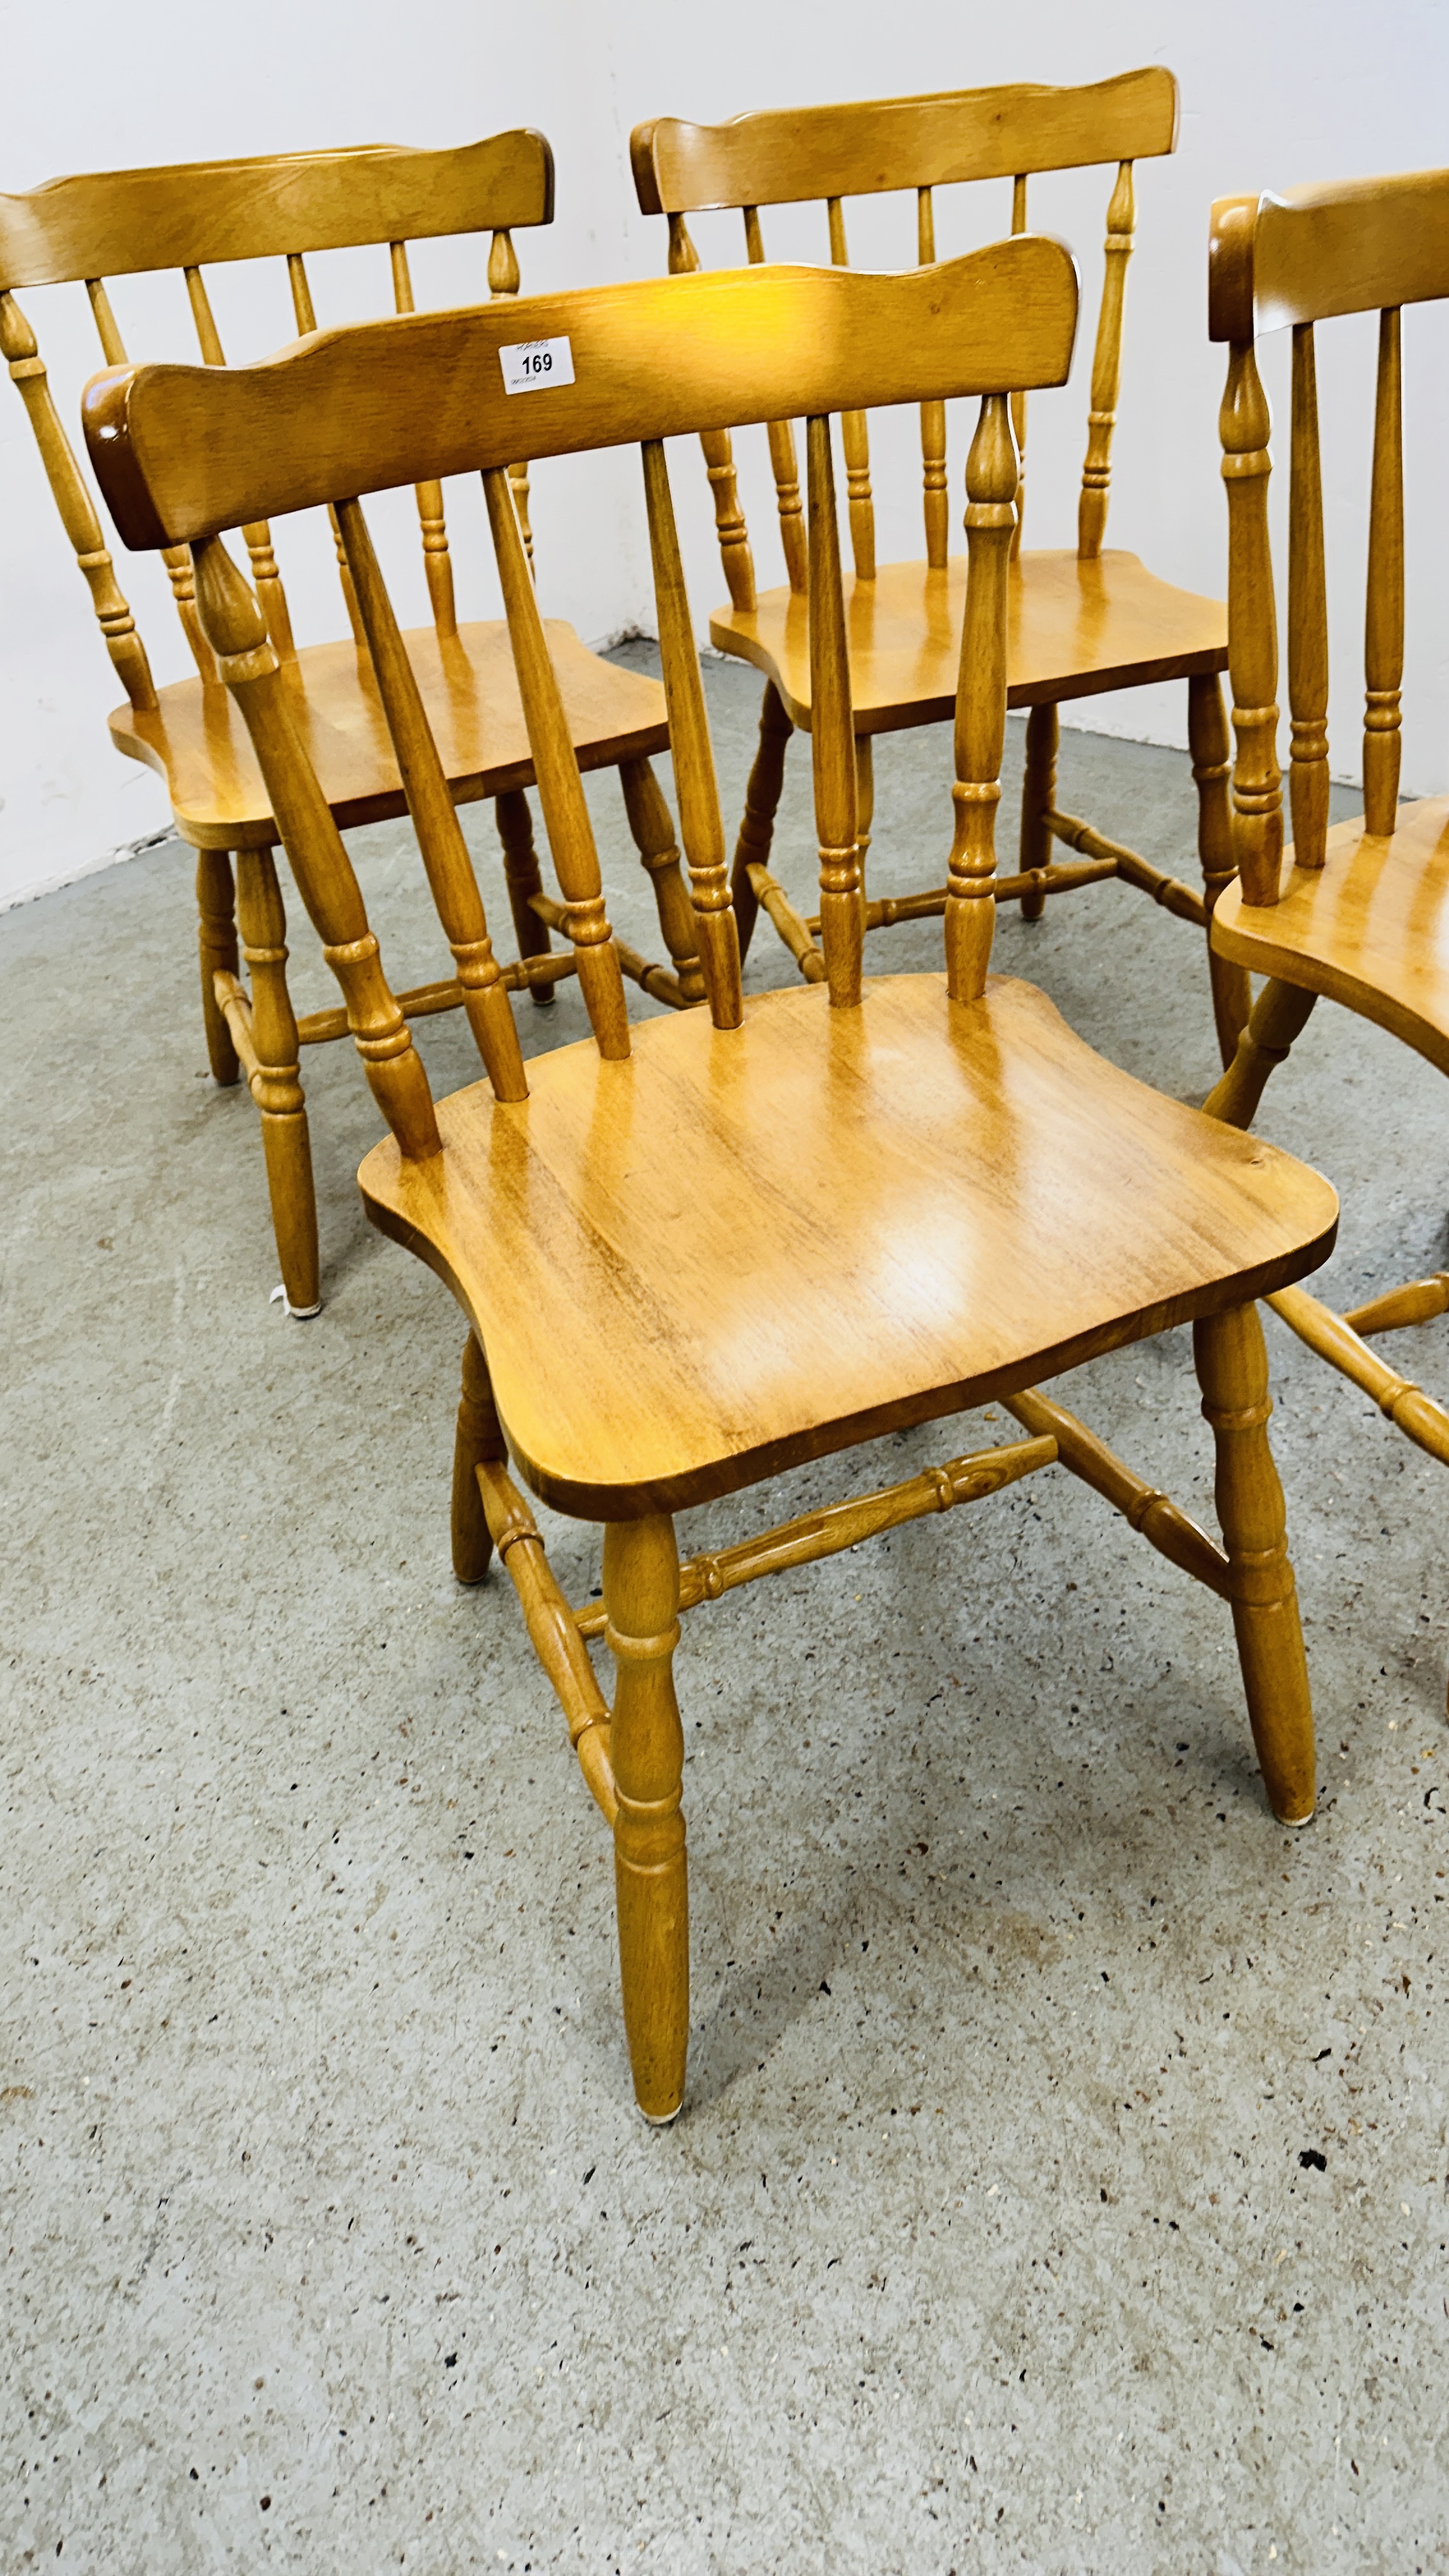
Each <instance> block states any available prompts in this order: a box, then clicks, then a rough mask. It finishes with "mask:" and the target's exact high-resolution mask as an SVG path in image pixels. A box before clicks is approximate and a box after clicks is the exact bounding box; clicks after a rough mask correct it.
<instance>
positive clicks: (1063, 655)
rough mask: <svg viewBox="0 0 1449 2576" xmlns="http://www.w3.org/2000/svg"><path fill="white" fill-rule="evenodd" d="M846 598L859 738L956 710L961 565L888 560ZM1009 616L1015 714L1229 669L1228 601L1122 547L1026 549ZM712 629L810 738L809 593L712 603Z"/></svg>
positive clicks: (1013, 577)
mask: <svg viewBox="0 0 1449 2576" xmlns="http://www.w3.org/2000/svg"><path fill="white" fill-rule="evenodd" d="M845 598H846V614H847V619H848V633H849V643H850V690H851V704H852V707H853V709H854V714H855V729H856V732H857V733H891V732H894V731H897V730H900V729H902V728H904V727H906V726H908V725H918V724H932V723H936V722H937V721H940V720H942V719H944V718H946V717H948V716H950V715H951V714H952V713H953V711H954V708H955V704H956V681H957V670H958V664H959V662H960V657H961V618H962V613H963V611H964V608H965V604H966V563H965V558H964V557H962V556H957V557H954V558H953V559H952V561H951V562H950V564H949V565H948V566H947V567H946V569H945V570H944V571H938V572H933V571H932V570H931V569H930V567H929V565H927V564H926V563H924V562H915V563H897V564H882V565H881V566H880V568H879V570H878V572H877V574H876V577H875V580H874V581H866V582H862V581H857V580H853V579H851V578H850V577H849V576H847V580H846V592H845ZM1007 615H1008V621H1009V623H1008V636H1007V683H1008V685H1007V704H1008V706H1013V707H1029V706H1044V705H1052V704H1056V703H1058V702H1060V701H1061V700H1064V699H1067V698H1088V697H1094V696H1096V695H1097V694H1098V693H1099V692H1100V691H1101V690H1103V689H1121V688H1138V687H1141V686H1143V685H1144V684H1145V683H1146V682H1148V681H1149V680H1177V679H1191V678H1194V677H1196V676H1198V675H1200V674H1203V673H1207V672H1214V671H1225V670H1226V669H1227V663H1228V621H1227V610H1226V608H1225V607H1224V606H1223V604H1222V602H1221V600H1216V599H1200V598H1199V597H1198V595H1197V593H1196V592H1195V591H1190V590H1175V589H1173V587H1172V585H1171V584H1170V583H1169V582H1165V581H1159V580H1158V579H1157V578H1156V576H1155V574H1153V573H1150V572H1148V571H1146V570H1145V569H1144V567H1143V565H1142V564H1141V563H1140V561H1139V560H1138V558H1137V556H1136V555H1129V554H1125V553H1123V552H1122V551H1120V550H1119V549H1112V550H1110V551H1108V552H1107V553H1105V554H1102V555H1099V556H1097V557H1096V558H1095V560H1093V561H1089V562H1083V561H1082V560H1081V558H1080V557H1079V556H1078V555H1077V554H1075V553H1074V552H1072V551H1070V550H1067V549H1051V550H1046V549H1042V550H1038V551H1034V552H1033V551H1027V552H1025V553H1023V554H1021V555H1020V556H1018V558H1017V560H1016V562H1015V563H1014V564H1013V565H1012V567H1011V572H1010V582H1009V589H1008V607H1007ZM709 634H710V642H711V643H712V644H713V645H714V646H715V647H716V649H717V650H718V651H719V652H721V653H733V654H735V655H737V656H738V657H739V658H740V659H741V660H742V661H745V662H752V663H753V664H754V665H755V668H756V669H757V670H759V671H762V672H763V673H764V675H765V677H766V678H767V679H769V680H773V682H774V684H775V687H776V688H777V689H778V691H779V693H780V697H781V700H782V702H783V704H784V707H785V712H786V714H787V715H788V716H789V718H790V721H791V723H792V724H793V725H796V726H797V727H799V728H800V729H801V730H802V731H805V732H808V731H809V727H810V642H809V636H808V633H807V627H806V608H805V597H804V593H803V592H800V591H790V590H770V591H766V592H765V593H764V594H763V595H762V596H761V598H760V599H759V601H758V603H757V605H756V606H755V607H754V608H753V609H744V608H720V609H716V610H715V612H714V614H713V615H712V617H711V618H710V621H709Z"/></svg>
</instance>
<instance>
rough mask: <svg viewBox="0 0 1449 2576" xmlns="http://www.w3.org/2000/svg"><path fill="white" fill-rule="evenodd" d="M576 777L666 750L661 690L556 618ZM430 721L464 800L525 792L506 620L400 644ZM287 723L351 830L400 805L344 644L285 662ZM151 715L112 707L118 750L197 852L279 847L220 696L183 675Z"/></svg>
mask: <svg viewBox="0 0 1449 2576" xmlns="http://www.w3.org/2000/svg"><path fill="white" fill-rule="evenodd" d="M546 623H547V633H548V638H549V643H550V646H551V648H552V651H553V657H554V662H555V666H556V668H557V671H558V675H559V684H560V687H561V689H562V691H563V701H564V708H565V712H566V714H567V716H568V721H569V727H570V731H571V733H572V736H573V740H574V745H575V748H576V750H577V752H578V756H579V767H580V768H581V769H585V770H588V769H607V768H610V767H612V766H613V765H614V764H615V763H616V762H618V761H621V760H637V759H640V758H643V757H646V756H647V755H649V754H650V753H652V752H658V751H666V750H667V749H668V747H669V726H668V722H667V719H666V716H665V711H664V691H663V690H662V688H661V687H660V685H659V682H658V681H657V680H651V679H648V678H646V677H645V675H644V674H643V673H642V672H640V671H621V670H619V669H618V668H617V667H616V666H615V665H614V664H613V663H611V662H603V661H601V660H600V659H599V656H598V655H597V654H596V653H590V652H589V651H588V650H587V649H586V647H585V646H584V645H582V644H581V643H580V642H579V639H578V637H577V635H576V634H575V632H574V630H573V628H572V626H569V625H566V624H565V623H564V622H563V620H562V619H559V618H550V619H549V620H547V621H546ZM405 640H406V643H407V649H408V656H409V659H410V661H411V662H412V665H413V669H414V671H415V673H416V675H417V681H418V687H419V689H420V690H421V692H422V697H423V704H424V706H425V707H426V709H427V714H428V722H429V724H430V726H431V728H432V732H433V736H434V739H435V740H436V742H437V746H438V752H439V755H440V757H441V759H442V763H443V768H444V771H445V774H446V776H447V780H448V784H449V786H450V787H451V789H452V791H453V794H454V796H455V798H456V799H457V800H458V802H459V803H460V804H466V803H468V802H469V801H470V800H471V799H473V798H476V797H480V796H500V795H503V794H505V793H507V792H508V791H509V790H510V789H517V788H520V787H531V786H532V785H533V758H532V755H531V753H530V751H529V747H528V728H527V726H526V724H525V722H524V715H523V701H522V699H521V698H520V696H519V693H518V681H517V678H516V677H515V674H514V668H513V655H512V653H511V651H510V649H509V643H508V628H507V626H506V625H505V624H504V623H503V621H502V620H501V619H499V620H496V621H490V622H486V623H481V624H477V625H471V626H460V627H459V629H458V631H457V633H456V635H452V636H446V637H440V636H439V635H438V633H437V631H436V629H435V628H433V627H431V626H420V627H414V628H413V629H412V630H411V631H410V632H409V633H408V635H407V637H406V639H405ZM284 672H285V677H286V682H287V687H288V691H289V694H290V697H291V701H292V708H293V714H294V717H295V720H296V722H297V725H298V727H299V730H300V732H301V734H302V738H303V740H304V742H305V743H306V745H307V750H308V755H309V757H310V759H311V762H312V765H313V768H314V769H315V771H316V773H317V777H318V780H319V781H320V783H321V787H322V792H323V794H324V795H325V797H326V799H327V802H328V804H329V805H330V806H331V807H332V809H333V812H334V813H335V814H336V817H337V820H338V822H339V823H340V824H341V825H342V826H343V828H344V829H346V828H347V827H348V826H350V825H351V824H354V823H375V822H379V821H381V820H382V819H383V817H384V816H388V815H394V814H402V813H405V812H406V810H407V804H406V799H405V797H404V794H403V789H402V783H401V780H400V778H399V776H398V766H397V761H396V759H395V758H394V755H393V747H392V741H391V738H390V736H389V733H388V729H387V717H386V715H385V713H384V711H383V706H382V700H381V698H380V697H379V695H378V688H377V681H376V679H375V677H374V674H373V669H372V664H371V661H370V660H369V659H368V657H367V655H366V654H365V653H362V652H360V651H359V650H358V648H357V646H356V645H355V644H354V643H352V642H351V641H348V642H346V643H340V644H314V645H310V646H308V647H306V648H305V649H304V650H303V651H302V652H301V653H299V654H298V656H297V658H296V660H295V661H294V662H291V663H288V664H286V665H284ZM157 695H158V705H157V707H156V709H155V711H154V712H151V711H149V710H144V709H138V708H136V707H132V706H129V705H127V706H122V707H117V709H116V710H115V712H114V714H113V715H112V717H111V719H110V726H111V736H112V739H113V741H114V742H115V743H116V745H117V747H118V749H119V750H121V751H124V752H128V753H129V754H130V756H131V758H132V759H133V760H142V761H145V763H146V764H147V766H148V768H151V769H154V770H156V771H158V772H159V774H160V775H161V777H162V778H164V779H165V781H166V787H167V793H168V794H169V796H170V798H171V803H172V808H173V811H174V813H175V816H176V823H177V828H178V830H179V831H180V833H181V835H182V837H183V839H185V840H187V841H190V842H191V843H192V844H193V845H194V846H195V847H196V848H198V849H214V850H234V849H241V848H246V847H249V846H261V847H265V846H267V845H268V844H270V843H272V842H274V841H276V840H277V838H278V837H279V836H278V831H277V826H276V823H275V821H274V819H273V816H272V812H271V806H270V801H269V799H268V796H267V791H266V788H265V787H264V786H263V784H262V774H261V771H260V769H259V768H258V766H257V760H256V754H255V753H254V751H253V750H252V746H251V743H250V741H249V739H248V737H247V729H246V726H245V724H244V723H243V722H242V719H241V716H240V714H239V713H238V711H237V707H236V702H235V700H234V699H233V698H232V697H231V696H230V694H229V692H228V691H227V690H226V689H224V688H210V689H208V688H203V686H202V684H201V682H200V681H199V680H179V681H177V682H176V683H175V684H174V685H173V686H172V687H170V688H166V689H161V690H159V691H158V693H157Z"/></svg>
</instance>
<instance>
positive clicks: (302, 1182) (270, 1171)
mask: <svg viewBox="0 0 1449 2576" xmlns="http://www.w3.org/2000/svg"><path fill="white" fill-rule="evenodd" d="M236 897H237V919H238V921H239V922H240V925H241V935H242V952H243V955H244V956H245V958H246V961H247V966H248V969H249V971H250V975H251V987H252V1043H253V1045H254V1046H255V1048H256V1052H257V1069H256V1072H255V1073H254V1074H253V1075H252V1078H251V1093H252V1098H253V1100H254V1101H255V1102H256V1104H257V1108H258V1109H259V1111H260V1112H261V1121H262V1151H263V1153H264V1154H265V1156H266V1162H267V1188H268V1190H269V1192H270V1195H271V1202H272V1230H273V1233H274V1234H275V1236H276V1239H277V1257H278V1259H279V1260H280V1262H281V1265H282V1288H283V1292H284V1294H285V1297H286V1301H287V1311H288V1313H289V1314H291V1315H298V1316H307V1315H316V1314H319V1313H320V1312H321V1307H322V1289H321V1281H320V1261H319V1255H318V1248H317V1195H316V1190H315V1187H314V1184H313V1179H312V1144H311V1138H310V1136H309V1134H308V1131H307V1103H306V1096H305V1094H304V1092H303V1090H302V1085H301V1082H300V1080H299V1079H298V1075H299V1069H300V1063H299V1060H300V1057H301V1048H300V1046H299V1044H298V1041H297V1018H296V1013H295V1012H294V1011H293V1009H292V997H291V994H290V993H289V992H288V990H287V916H286V913H285V911H284V909H283V906H282V889H281V887H280V886H279V884H278V883H277V863H276V860H275V859H274V857H273V855H272V853H271V851H270V850H239V851H238V852H237V871H236Z"/></svg>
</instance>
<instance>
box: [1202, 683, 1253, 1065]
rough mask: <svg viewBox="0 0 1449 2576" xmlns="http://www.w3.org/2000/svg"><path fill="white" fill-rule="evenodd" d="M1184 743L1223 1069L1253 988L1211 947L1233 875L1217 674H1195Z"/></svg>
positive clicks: (1228, 771) (1242, 970)
mask: <svg viewBox="0 0 1449 2576" xmlns="http://www.w3.org/2000/svg"><path fill="white" fill-rule="evenodd" d="M1187 740H1188V748H1189V750H1190V751H1191V753H1192V775H1193V784H1194V786H1195V787H1196V789H1197V855H1198V860H1199V863H1200V865H1201V868H1202V884H1203V899H1204V901H1205V903H1206V905H1207V917H1208V981H1209V983H1210V984H1211V986H1212V997H1213V1018H1214V1020H1215V1021H1216V1023H1217V1032H1218V1052H1219V1054H1220V1055H1221V1057H1222V1060H1223V1062H1224V1064H1225V1065H1226V1064H1231V1063H1232V1060H1233V1050H1234V1048H1235V1047H1236V1046H1237V1043H1238V1039H1239V1037H1240V1036H1241V1034H1242V1032H1243V1029H1244V1027H1245V1026H1246V1024H1247V1018H1248V1013H1249V1011H1250V1010H1251V1009H1252V1007H1253V987H1252V983H1251V980H1250V978H1249V975H1248V970H1247V968H1246V966H1235V965H1234V963H1233V961H1232V959H1231V958H1230V957H1219V956H1218V955H1217V954H1216V953H1215V951H1214V948H1213V944H1212V932H1213V906H1214V904H1215V903H1216V902H1217V899H1218V896H1219V895H1220V894H1221V893H1222V890H1223V888H1224V886H1225V885H1230V884H1231V883H1232V880H1233V878H1234V877H1235V876H1236V874H1237V863H1236V861H1235V859H1234V857H1233V818H1232V808H1231V805H1230V803H1229V799H1228V781H1229V779H1230V777H1231V775H1232V759H1231V754H1230V748H1229V743H1228V719H1227V711H1226V709H1225V708H1224V706H1223V692H1222V684H1221V682H1220V681H1219V679H1218V675H1217V673H1216V671H1199V672H1196V673H1194V675H1193V677H1192V678H1191V679H1190V680H1189V681H1188V684H1187Z"/></svg>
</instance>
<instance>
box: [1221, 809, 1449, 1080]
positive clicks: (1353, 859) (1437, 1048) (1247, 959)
mask: <svg viewBox="0 0 1449 2576" xmlns="http://www.w3.org/2000/svg"><path fill="white" fill-rule="evenodd" d="M1291 855H1292V854H1291V852H1290V853H1289V856H1290V858H1291ZM1213 939H1214V941H1215V943H1216V944H1217V945H1219V946H1220V947H1221V948H1222V950H1223V953H1224V955H1225V956H1228V957H1234V958H1236V959H1237V960H1238V961H1239V963H1240V964H1242V965H1244V966H1247V967H1250V968H1251V969H1252V971H1253V973H1254V974H1255V975H1276V976H1281V977H1282V978H1283V980H1284V981H1285V982H1287V983H1292V984H1297V985H1301V986H1306V987H1307V989H1308V990H1309V991H1310V992H1313V993H1323V994H1326V995H1327V997H1328V999H1329V1000H1330V1001H1334V1002H1342V1003H1344V1004H1345V1005H1346V1006H1347V1008H1348V1009H1349V1010H1351V1011H1357V1012H1359V1013H1360V1014H1361V1016H1362V1017H1363V1018H1364V1019H1366V1020H1374V1021H1376V1022H1377V1023H1378V1026H1379V1027H1380V1028H1381V1029H1389V1030H1391V1031H1392V1033H1393V1035H1394V1036H1395V1037H1398V1038H1402V1039H1403V1040H1404V1041H1405V1044H1406V1045H1408V1046H1411V1047H1414V1048H1415V1049H1416V1050H1417V1052H1418V1053H1419V1054H1420V1055H1422V1056H1427V1057H1428V1060H1429V1062H1430V1063H1431V1064H1437V1066H1438V1067H1439V1070H1440V1072H1441V1073H1449V797H1445V796H1430V797H1425V798H1424V800H1423V801H1422V803H1420V804H1417V805H1401V806H1400V808H1399V820H1398V828H1397V830H1396V831H1395V832H1394V834H1393V837H1392V839H1388V840H1384V839H1380V838H1377V837H1376V836H1374V835H1373V834H1371V833H1368V832H1366V831H1365V830H1364V825H1363V817H1362V815H1357V816H1355V817H1354V819H1353V820H1352V821H1351V822H1347V823H1338V824H1336V825H1335V826H1334V828H1333V829H1332V830H1331V831H1330V832H1329V834H1328V836H1327V840H1326V842H1325V845H1324V862H1323V865H1322V867H1319V868H1300V867H1292V868H1290V869H1289V870H1288V872H1287V874H1286V876H1285V880H1284V885H1283V892H1282V895H1281V896H1280V898H1279V900H1278V902H1277V903H1275V904H1250V903H1247V902H1245V901H1244V899H1243V892H1242V888H1241V886H1237V885H1234V886H1232V887H1230V888H1229V891H1228V894H1227V896H1226V897H1225V898H1224V903H1223V906H1222V907H1220V909H1219V912H1218V913H1217V915H1216V916H1215V917H1214V924H1213Z"/></svg>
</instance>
